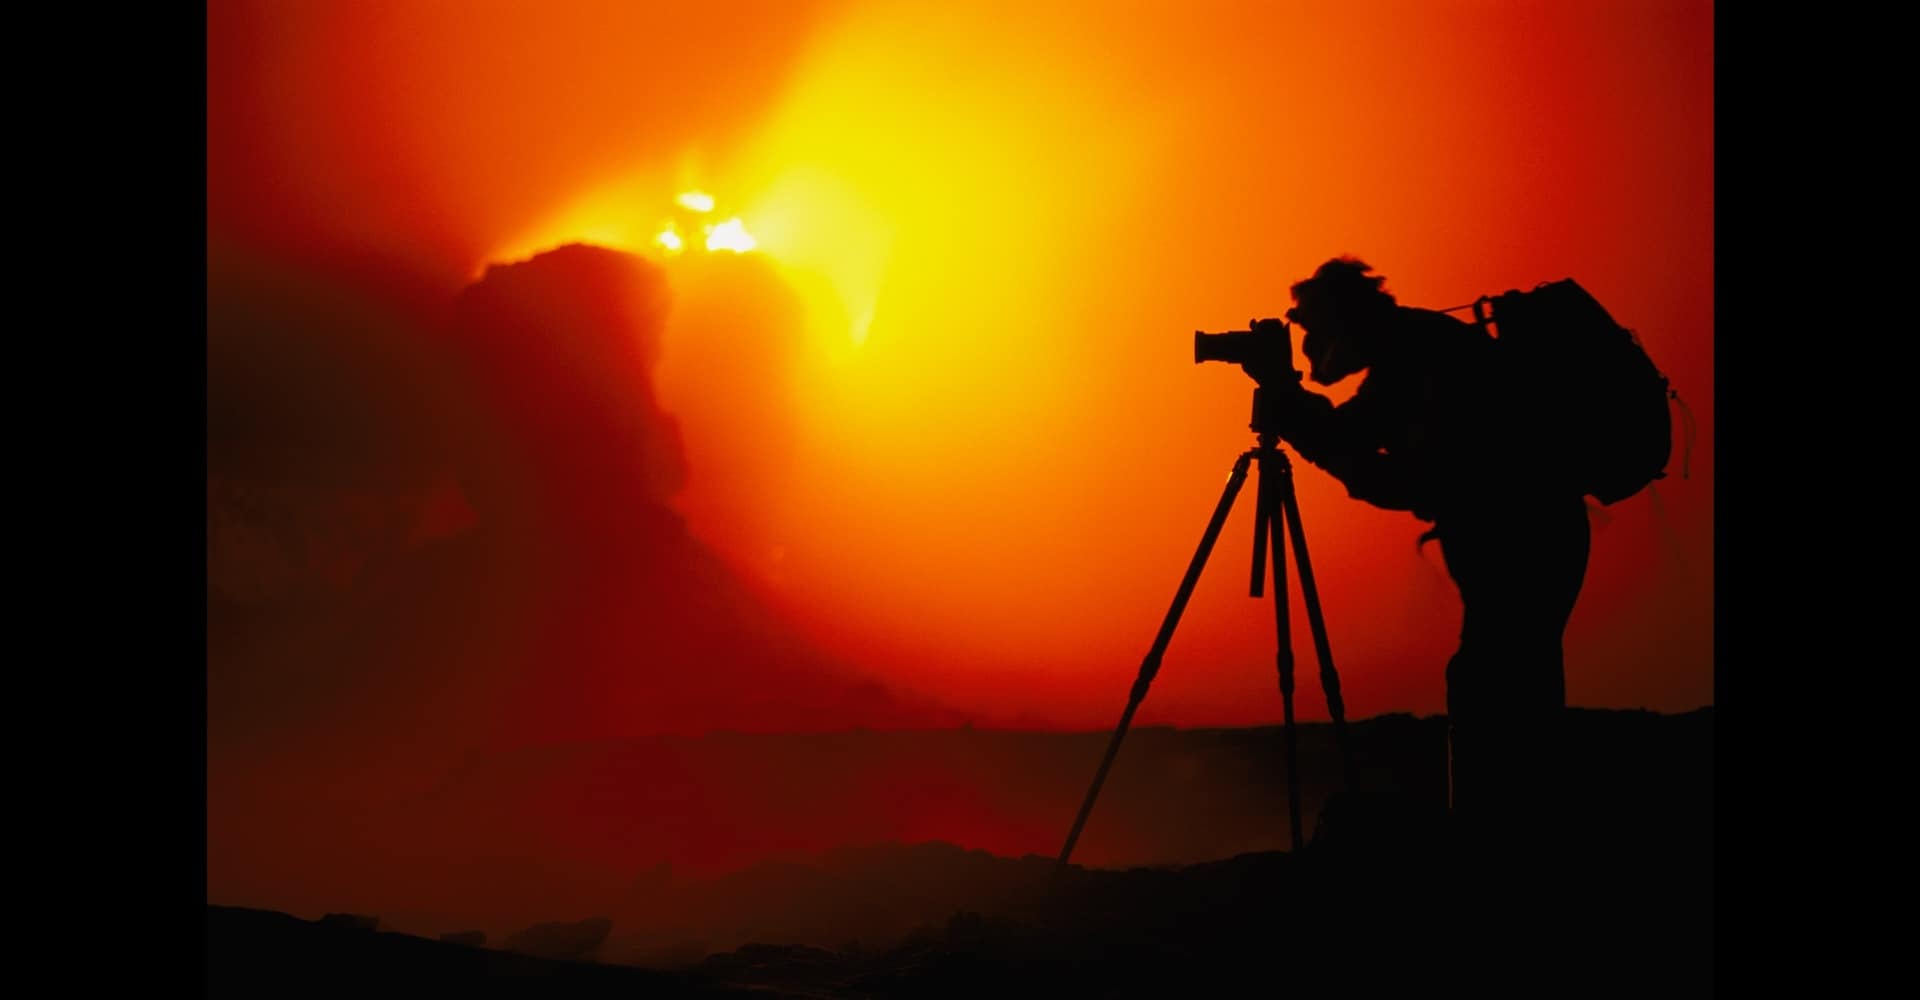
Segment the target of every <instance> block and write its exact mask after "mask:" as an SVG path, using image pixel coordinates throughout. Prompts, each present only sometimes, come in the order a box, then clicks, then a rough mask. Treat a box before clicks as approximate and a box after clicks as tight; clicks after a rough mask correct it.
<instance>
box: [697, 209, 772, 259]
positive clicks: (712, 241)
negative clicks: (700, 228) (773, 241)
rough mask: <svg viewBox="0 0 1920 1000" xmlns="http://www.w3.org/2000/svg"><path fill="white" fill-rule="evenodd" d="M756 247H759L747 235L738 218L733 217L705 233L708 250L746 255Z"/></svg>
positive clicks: (744, 226) (743, 225)
mask: <svg viewBox="0 0 1920 1000" xmlns="http://www.w3.org/2000/svg"><path fill="white" fill-rule="evenodd" d="M756 246H759V244H758V243H757V242H755V240H754V238H753V237H752V236H750V235H748V233H747V227H746V225H745V224H744V223H742V222H741V221H740V217H739V216H735V217H733V218H731V219H728V220H727V221H725V222H722V223H721V224H719V225H717V226H714V227H713V229H712V230H710V231H709V232H708V233H707V249H708V250H731V251H733V252H734V253H746V252H747V251H749V250H752V249H753V248H754V247H756Z"/></svg>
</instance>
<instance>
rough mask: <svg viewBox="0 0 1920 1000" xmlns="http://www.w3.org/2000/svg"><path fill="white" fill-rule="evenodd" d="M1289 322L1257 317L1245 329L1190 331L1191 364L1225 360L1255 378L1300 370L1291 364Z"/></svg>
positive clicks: (1291, 344) (1293, 374) (1290, 326)
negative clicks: (1191, 339)
mask: <svg viewBox="0 0 1920 1000" xmlns="http://www.w3.org/2000/svg"><path fill="white" fill-rule="evenodd" d="M1292 329H1293V328H1292V325H1291V324H1289V323H1287V322H1286V321H1285V320H1278V319H1256V320H1253V321H1252V322H1250V323H1249V324H1247V329H1245V330H1230V331H1227V332H1226V333H1206V332H1204V331H1201V330H1195V331H1194V332H1193V363H1194V364H1196V365H1197V364H1201V363H1203V362H1207V361H1225V362H1227V363H1229V364H1235V365H1239V366H1240V367H1241V368H1243V369H1245V370H1246V372H1247V374H1248V375H1251V376H1253V378H1254V380H1255V381H1265V380H1267V379H1269V378H1272V377H1274V376H1276V375H1282V374H1285V373H1291V374H1292V376H1293V377H1294V378H1295V379H1298V378H1299V377H1300V372H1299V371H1298V370H1297V369H1295V368H1294V366H1293V334H1292Z"/></svg>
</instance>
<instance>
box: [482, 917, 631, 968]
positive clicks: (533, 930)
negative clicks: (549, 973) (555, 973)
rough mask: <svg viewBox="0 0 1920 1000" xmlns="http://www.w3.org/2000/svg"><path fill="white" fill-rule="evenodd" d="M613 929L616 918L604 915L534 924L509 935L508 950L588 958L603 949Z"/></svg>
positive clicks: (539, 954)
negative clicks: (611, 918)
mask: <svg viewBox="0 0 1920 1000" xmlns="http://www.w3.org/2000/svg"><path fill="white" fill-rule="evenodd" d="M612 930H613V921H611V920H609V919H607V918H605V917H592V918H589V919H586V920H577V921H574V922H571V923H567V922H561V921H555V922H550V923H544V924H534V925H533V926H532V927H529V928H527V929H526V930H524V931H521V932H520V933H518V934H515V935H514V936H512V937H510V938H508V939H507V950H508V951H515V952H519V953H520V954H522V955H533V956H536V957H539V958H554V959H561V960H564V961H577V960H581V959H588V958H592V957H593V956H594V955H595V953H597V952H598V951H599V950H600V946H601V945H602V944H604V943H605V942H606V940H607V934H608V932H610V931H612Z"/></svg>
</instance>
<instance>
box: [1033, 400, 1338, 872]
mask: <svg viewBox="0 0 1920 1000" xmlns="http://www.w3.org/2000/svg"><path fill="white" fill-rule="evenodd" d="M1263 392H1264V390H1262V389H1257V388H1256V389H1255V390H1253V421H1252V423H1251V424H1249V426H1250V427H1251V428H1252V430H1253V432H1254V435H1255V441H1256V444H1255V446H1254V447H1253V448H1252V449H1250V450H1248V451H1245V452H1243V453H1241V455H1240V457H1239V458H1237V459H1235V460H1234V463H1233V471H1232V473H1231V474H1230V475H1228V477H1227V487H1226V490H1225V491H1224V492H1222V493H1221V494H1220V502H1219V504H1218V505H1216V506H1215V507H1214V509H1213V519H1212V520H1210V521H1208V522H1207V530H1206V534H1204V535H1202V536H1201V538H1200V547H1199V549H1198V550H1196V551H1195V552H1194V554H1193V561H1192V562H1191V563H1189V564H1188V565H1187V575H1186V577H1185V578H1184V579H1182V580H1181V581H1180V589H1179V591H1178V592H1176V593H1175V594H1174V597H1173V606H1172V607H1171V608H1169V609H1168V610H1167V617H1166V619H1165V620H1164V621H1162V622H1161V623H1160V634H1159V635H1157V636H1155V637H1154V640H1153V647H1152V648H1151V649H1149V650H1148V651H1147V656H1146V659H1145V660H1143V661H1141V663H1140V676H1139V677H1138V678H1136V679H1135V680H1134V682H1133V692H1132V694H1131V696H1130V697H1129V698H1128V700H1127V709H1126V711H1125V712H1122V713H1121V715H1120V725H1119V727H1118V728H1116V729H1115V730H1114V733H1113V741H1112V742H1111V743H1109V744H1108V745H1107V755H1106V757H1105V758H1104V759H1102V760H1101V761H1100V770H1099V771H1098V772H1096V773H1095V774H1094V776H1093V787H1092V788H1089V789H1087V799H1086V801H1085V802H1084V803H1082V804H1081V806H1080V815H1079V816H1078V817H1076V818H1075V819H1074V821H1073V829H1072V831H1070V832H1069V833H1068V834H1067V843H1066V846H1065V847H1062V848H1061V849H1060V858H1059V861H1058V863H1057V865H1056V870H1058V869H1063V868H1065V867H1066V866H1067V859H1068V858H1069V857H1070V856H1071V855H1072V854H1073V845H1074V842H1075V841H1077V840H1079V839H1080V831H1081V830H1082V828H1084V827H1085V826H1086V825H1087V816H1088V814H1090V813H1091V812H1093V801H1094V799H1095V798H1097V797H1099V795H1100V786H1101V784H1102V783H1104V782H1105V781H1106V779H1107V771H1108V770H1109V769H1110V768H1112V767H1113V760H1114V757H1116V756H1117V755H1118V754H1119V753H1120V741H1121V740H1123V739H1125V738H1126V735H1127V727H1128V726H1129V725H1131V724H1132V723H1133V713H1134V712H1136V711H1138V710H1139V708H1140V703H1141V702H1142V701H1145V700H1146V697H1147V688H1148V687H1149V686H1151V685H1152V684H1153V678H1154V675H1156V674H1158V673H1159V672H1160V660H1161V658H1162V657H1163V656H1164V655H1166V651H1167V644H1168V643H1169V642H1171V641H1172V640H1173V630H1174V628H1175V627H1176V626H1178V625H1179V624H1180V615H1181V613H1182V612H1184V611H1185V610H1186V607H1187V600H1188V599H1189V598H1191V597H1192V596H1193V588H1194V585H1195V584H1197V583H1199V582H1200V572H1201V570H1203V569H1204V568H1205V567H1206V564H1207V556H1208V554H1210V553H1211V552H1212V551H1213V543H1214V542H1215V541H1216V540H1217V539H1218V538H1219V537H1220V529H1221V527H1222V526H1223V525H1225V524H1226V522H1227V514H1228V512H1229V511H1231V510H1232V509H1233V501H1234V498H1235V497H1236V496H1238V495H1239V493H1240V487H1241V486H1242V485H1243V484H1245V483H1246V480H1247V468H1248V466H1249V464H1250V463H1253V462H1258V463H1259V466H1260V479H1259V484H1258V486H1257V488H1256V491H1255V494H1256V499H1255V504H1256V506H1255V508H1254V518H1253V583H1252V586H1251V588H1250V592H1251V594H1252V596H1254V597H1260V596H1261V584H1262V581H1261V577H1262V576H1264V575H1265V573H1266V568H1267V548H1268V544H1269V541H1271V544H1272V547H1273V620H1274V625H1275V626H1276V628H1277V629H1278V631H1279V633H1280V646H1279V652H1278V654H1277V655H1276V657H1275V665H1276V667H1277V668H1278V670H1279V673H1280V701H1281V704H1282V706H1283V711H1284V713H1285V716H1284V717H1285V720H1286V748H1287V810H1288V820H1289V827H1290V832H1291V833H1292V835H1293V849H1294V850H1296V851H1297V850H1299V849H1300V846H1301V837H1300V765H1299V740H1298V736H1297V734H1296V732H1295V730H1294V722H1293V689H1294V680H1293V634H1292V624H1291V622H1290V621H1289V618H1288V608H1287V572H1286V539H1285V538H1283V537H1281V535H1280V533H1279V526H1278V525H1277V524H1276V523H1275V522H1285V525H1286V531H1287V535H1288V536H1290V537H1291V538H1292V539H1293V552H1294V560H1295V562H1296V563H1298V565H1299V569H1300V590H1301V596H1302V597H1303V598H1304V599H1305V601H1306V606H1307V624H1308V626H1309V628H1310V629H1311V630H1312V632H1313V650H1314V653H1315V655H1316V656H1317V657H1318V658H1319V660H1320V686H1321V688H1322V689H1324V690H1325V691H1326V695H1327V710H1328V712H1330V713H1331V714H1332V716H1333V727H1334V733H1335V736H1336V738H1337V740H1338V742H1339V744H1340V763H1341V767H1342V777H1343V779H1344V780H1346V781H1348V782H1350V781H1351V779H1352V774H1353V753H1352V750H1351V749H1350V747H1349V746H1348V743H1347V719H1346V706H1345V705H1344V704H1343V703H1342V701H1341V698H1340V675H1339V674H1337V673H1335V672H1334V669H1333V650H1332V648H1331V647H1330V646H1329V645H1328V643H1327V624H1326V620H1325V619H1324V618H1323V617H1322V616H1321V614H1320V593H1319V591H1318V590H1316V589H1315V588H1314V585H1313V564H1312V562H1311V561H1310V560H1309V559H1308V558H1307V535H1306V531H1305V529H1304V528H1302V527H1301V524H1300V503H1299V500H1298V498H1297V497H1296V496H1295V495H1294V491H1293V465H1292V463H1291V461H1290V460H1289V459H1288V458H1287V454H1286V452H1283V451H1281V450H1280V449H1279V447H1278V445H1279V441H1280V436H1279V434H1278V433H1276V431H1275V430H1274V428H1275V427H1276V426H1277V421H1276V420H1275V419H1274V417H1273V414H1272V413H1271V412H1270V410H1269V407H1268V406H1267V405H1266V399H1265V398H1263V396H1262V395H1261V394H1262V393H1263Z"/></svg>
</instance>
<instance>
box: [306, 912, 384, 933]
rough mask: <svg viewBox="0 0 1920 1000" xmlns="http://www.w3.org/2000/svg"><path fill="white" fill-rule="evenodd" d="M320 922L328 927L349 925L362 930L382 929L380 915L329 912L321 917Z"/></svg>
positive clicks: (348, 926)
mask: <svg viewBox="0 0 1920 1000" xmlns="http://www.w3.org/2000/svg"><path fill="white" fill-rule="evenodd" d="M320 922H321V923H323V924H325V925H327V926H328V927H347V928H351V929H353V930H360V931H373V930H379V929H380V918H379V917H367V916H362V915H360V914H358V913H329V914H327V915H326V916H324V917H321V918H320Z"/></svg>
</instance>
